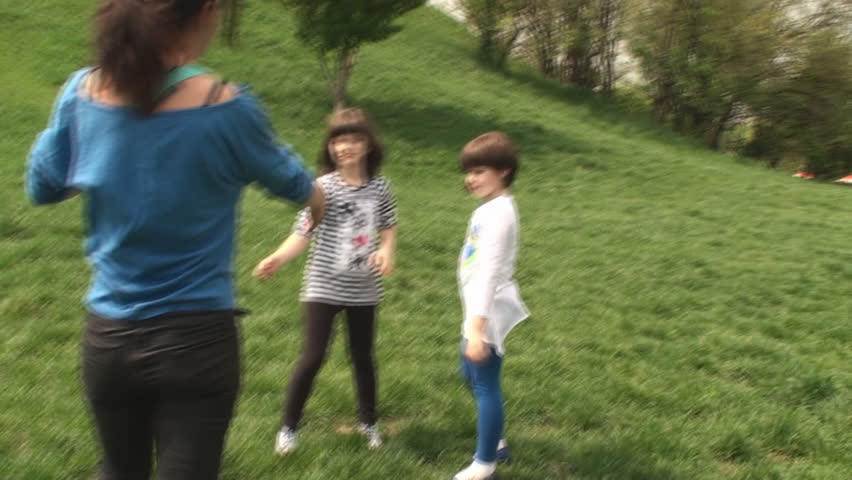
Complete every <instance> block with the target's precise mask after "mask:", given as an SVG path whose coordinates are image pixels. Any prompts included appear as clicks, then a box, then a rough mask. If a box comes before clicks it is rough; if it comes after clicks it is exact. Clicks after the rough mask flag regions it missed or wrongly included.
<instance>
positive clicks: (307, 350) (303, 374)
mask: <svg viewBox="0 0 852 480" xmlns="http://www.w3.org/2000/svg"><path fill="white" fill-rule="evenodd" d="M341 309H342V307H340V306H337V305H328V304H325V303H317V302H305V303H304V310H305V341H304V344H303V345H302V354H301V357H299V363H298V364H297V365H296V369H295V370H294V371H293V375H292V377H291V379H290V386H289V388H288V391H287V400H286V406H285V408H284V419H283V423H284V426H285V427H288V428H290V429H291V430H294V431H295V430H296V429H297V428H298V426H299V421H300V420H301V419H302V412H303V410H304V408H305V403H306V402H307V401H308V396H309V395H310V393H311V388H312V387H313V383H314V378H316V376H317V373H319V370H320V367H322V363H323V361H324V360H325V352H326V349H327V348H328V343H329V339H330V338H331V331H332V329H331V327H332V325H333V322H334V316H335V315H336V314H337V312H339V311H340V310H341Z"/></svg>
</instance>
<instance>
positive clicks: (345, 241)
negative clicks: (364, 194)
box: [337, 200, 377, 272]
mask: <svg viewBox="0 0 852 480" xmlns="http://www.w3.org/2000/svg"><path fill="white" fill-rule="evenodd" d="M376 207H377V205H376V202H375V201H374V200H359V201H358V202H357V203H356V202H353V201H346V202H345V203H343V205H341V216H342V218H343V221H342V225H341V228H340V237H339V238H340V255H339V256H338V257H337V270H338V271H345V272H368V271H370V262H369V259H370V247H371V245H372V244H373V235H374V233H375V232H376V230H377V228H376V219H375V215H374V213H375V212H376Z"/></svg>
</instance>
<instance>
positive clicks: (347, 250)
mask: <svg viewBox="0 0 852 480" xmlns="http://www.w3.org/2000/svg"><path fill="white" fill-rule="evenodd" d="M317 182H318V183H319V184H320V185H321V186H322V189H323V192H324V194H325V200H326V213H325V218H324V219H323V221H322V223H320V224H319V226H318V227H317V228H316V229H315V230H314V231H313V232H310V233H308V232H307V229H308V225H309V221H310V215H309V212H308V210H307V209H305V210H302V211H301V212H300V213H299V216H298V218H297V219H296V224H295V226H294V231H295V233H297V234H299V235H303V236H306V237H308V238H312V242H311V249H310V253H309V254H308V262H307V264H306V265H305V273H304V279H303V281H302V291H301V300H302V301H303V302H322V303H330V304H333V305H346V306H349V305H378V304H379V302H381V300H382V280H381V276H380V275H379V273H378V271H377V270H376V269H375V268H374V267H372V266H371V265H370V264H369V258H370V256H371V255H372V254H373V253H375V252H376V250H377V249H378V247H379V233H380V232H381V231H382V230H386V229H388V228H391V227H393V226H395V225H396V201H395V200H394V197H393V192H392V191H391V187H390V182H388V180H387V179H385V178H384V177H382V176H376V177H373V178H372V179H370V181H369V182H367V184H365V185H362V186H352V185H348V184H346V183H344V182H343V179H342V178H341V177H340V174H339V173H338V172H332V173H329V174H327V175H323V176H322V177H320V178H318V179H317Z"/></svg>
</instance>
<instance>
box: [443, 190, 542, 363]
mask: <svg viewBox="0 0 852 480" xmlns="http://www.w3.org/2000/svg"><path fill="white" fill-rule="evenodd" d="M519 235H520V225H519V222H518V209H517V206H516V205H515V200H514V199H513V198H512V195H510V194H504V195H500V196H499V197H496V198H494V199H491V200H489V201H488V202H485V203H483V204H482V205H480V206H479V208H477V209H476V210H475V211H474V212H473V216H471V219H470V224H469V225H468V230H467V236H466V238H465V243H464V247H462V251H461V255H460V256H459V267H458V272H459V290H460V293H461V297H462V306H463V310H464V323H463V325H462V333H463V334H464V333H465V332H466V331H467V328H468V327H469V326H470V323H471V322H472V321H473V318H474V317H476V316H482V317H485V320H486V321H485V334H484V340H485V341H486V342H487V343H489V344H491V345H493V346H494V347H495V349H496V350H497V353H498V354H499V355H501V356H502V355H503V353H504V351H505V350H504V347H503V342H504V341H505V339H506V336H507V335H508V334H509V331H510V330H512V328H514V327H515V326H516V325H517V324H518V323H520V322H521V321H523V320H524V319H526V318H527V317H528V316H529V312H528V311H527V308H526V306H525V305H524V302H523V300H522V299H521V295H520V291H519V289H518V285H517V284H516V283H515V281H514V279H513V278H512V276H513V275H514V273H515V259H516V257H517V255H518V244H519Z"/></svg>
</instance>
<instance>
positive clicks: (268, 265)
mask: <svg viewBox="0 0 852 480" xmlns="http://www.w3.org/2000/svg"><path fill="white" fill-rule="evenodd" d="M282 265H284V259H283V258H281V257H279V256H277V255H270V256H268V257H266V258H264V259H263V260H261V261H260V263H258V264H257V266H256V267H254V272H252V276H253V277H254V278H256V279H258V280H260V281H266V280H269V279H270V278H272V276H273V275H275V272H277V271H278V269H279V268H281V266H282Z"/></svg>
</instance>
